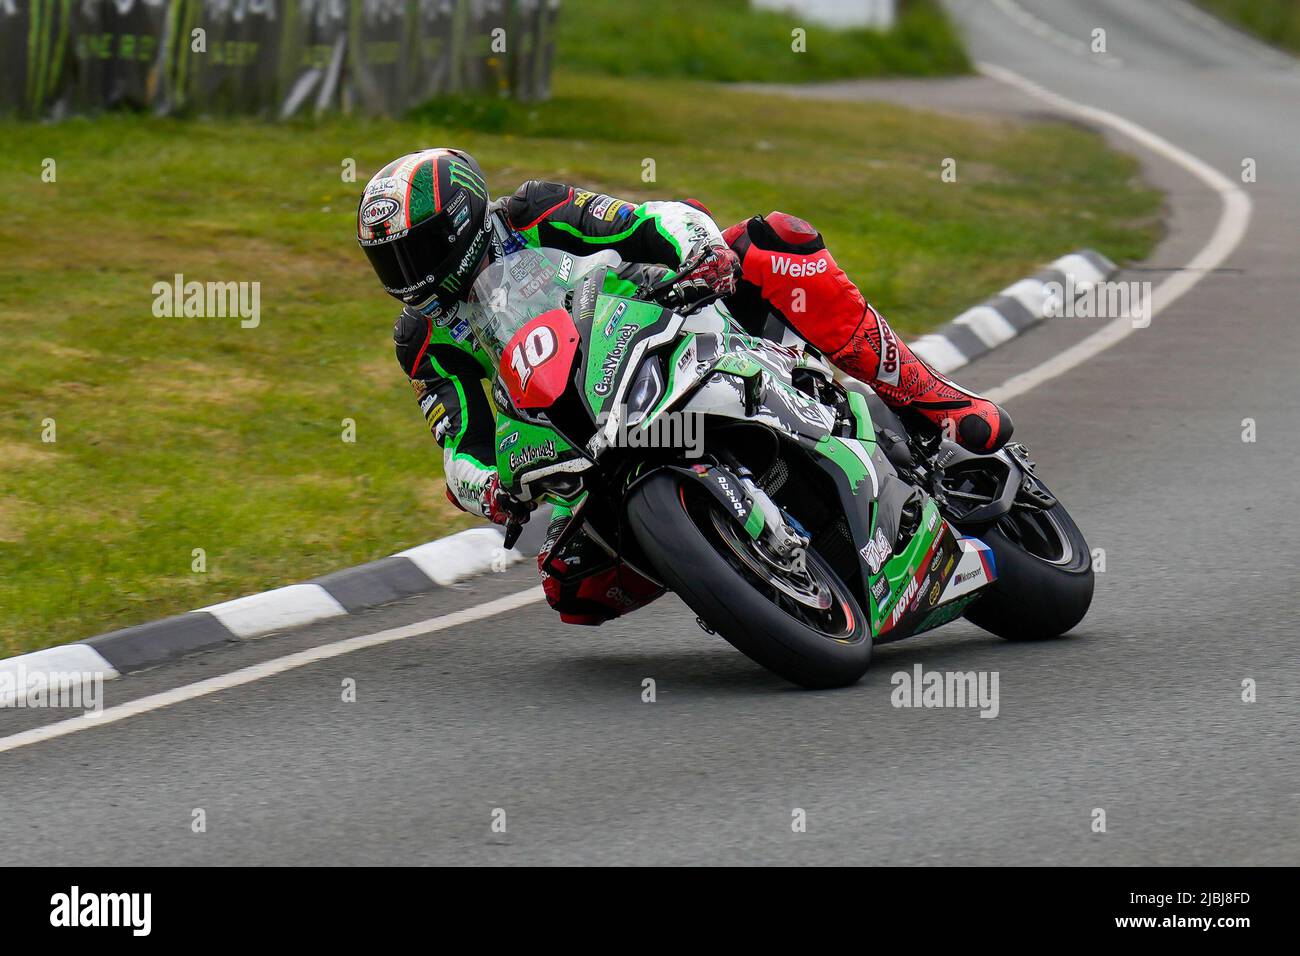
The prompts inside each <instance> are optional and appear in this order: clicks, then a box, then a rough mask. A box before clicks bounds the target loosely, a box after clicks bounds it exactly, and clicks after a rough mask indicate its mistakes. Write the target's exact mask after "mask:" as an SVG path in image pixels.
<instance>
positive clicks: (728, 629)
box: [627, 472, 871, 688]
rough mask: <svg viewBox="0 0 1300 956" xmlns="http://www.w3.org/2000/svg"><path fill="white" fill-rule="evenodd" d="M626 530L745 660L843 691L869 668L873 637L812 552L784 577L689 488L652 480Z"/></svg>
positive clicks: (671, 480)
mask: <svg viewBox="0 0 1300 956" xmlns="http://www.w3.org/2000/svg"><path fill="white" fill-rule="evenodd" d="M627 517H628V524H629V525H630V527H631V529H632V533H633V535H634V536H635V537H636V540H637V543H638V544H640V545H641V549H642V550H643V551H644V552H645V555H646V558H647V559H648V560H649V562H650V564H651V565H652V566H653V567H654V570H655V571H656V572H657V573H658V575H659V578H660V580H662V581H663V582H664V583H665V584H667V585H668V586H669V587H670V588H671V589H672V590H673V591H674V592H676V593H677V595H678V596H679V597H681V599H682V600H683V601H685V602H686V604H687V605H688V606H689V607H690V608H691V610H693V611H694V612H695V613H696V614H698V615H699V616H700V618H701V620H703V621H704V622H705V623H706V624H708V626H709V627H711V628H712V629H714V630H715V631H717V632H718V633H719V634H720V635H722V637H723V638H725V639H726V640H727V641H728V642H729V643H730V644H731V645H732V646H734V647H735V648H736V649H737V650H739V651H740V652H741V653H743V654H745V655H746V656H747V657H749V658H750V659H751V660H753V661H755V662H757V663H759V664H761V665H762V666H763V667H766V668H767V669H768V670H770V671H772V672H773V673H775V674H779V675H780V676H781V677H784V678H785V679H786V680H789V681H792V682H793V683H795V684H799V685H800V686H802V687H809V688H826V687H842V686H844V685H846V684H852V683H854V682H855V681H857V680H858V679H859V678H860V677H861V676H862V675H863V674H864V673H865V672H866V670H867V665H868V664H869V663H870V661H871V632H870V625H869V624H868V622H867V620H866V618H865V616H864V615H863V613H862V611H861V609H860V608H859V607H858V603H857V601H856V600H855V599H854V597H853V595H852V593H851V592H850V591H849V589H848V587H847V586H846V585H845V584H844V582H842V581H841V580H840V579H839V577H838V576H837V575H836V574H835V572H834V571H833V570H832V569H831V567H830V565H828V564H827V563H826V562H825V561H824V560H823V559H822V558H821V556H819V555H818V554H817V553H816V552H814V551H812V550H811V549H809V550H808V551H807V553H806V556H805V562H804V569H803V571H802V572H800V571H795V570H792V569H786V568H783V567H782V566H781V565H780V564H779V563H777V562H774V561H773V558H772V556H771V555H770V554H768V553H766V551H765V549H764V548H763V546H762V544H761V543H759V542H755V541H753V540H751V539H750V538H749V536H748V535H747V534H745V533H744V532H743V531H742V530H740V529H739V528H737V526H736V524H735V522H734V521H733V520H732V519H731V517H730V516H729V515H726V514H724V513H723V512H722V510H721V508H720V506H719V505H718V503H717V501H716V500H714V499H713V498H712V497H711V496H709V495H708V494H707V493H705V492H703V491H701V490H700V489H698V488H697V487H695V485H694V483H693V482H691V481H690V480H689V479H683V478H682V477H680V476H678V475H674V474H672V473H669V472H660V473H658V474H655V475H651V476H650V477H649V478H647V479H646V480H645V481H644V482H643V483H642V484H640V485H639V486H638V487H637V488H636V489H635V490H634V491H633V492H632V496H631V499H630V501H629V503H628V509H627Z"/></svg>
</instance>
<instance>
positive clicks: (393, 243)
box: [357, 149, 491, 305]
mask: <svg viewBox="0 0 1300 956" xmlns="http://www.w3.org/2000/svg"><path fill="white" fill-rule="evenodd" d="M490 237H491V224H490V222H489V220H488V193H487V181H486V180H485V179H484V178H483V171H482V170H480V169H479V167H478V163H476V162H475V161H474V157H473V156H471V155H470V154H469V153H465V152H461V151H460V150H458V149H426V150H422V151H420V152H418V153H410V154H408V155H406V156H403V157H401V158H400V159H395V160H393V161H392V162H391V163H389V164H388V165H387V166H385V167H384V168H383V169H381V170H380V171H379V172H377V173H375V175H374V178H372V179H371V180H370V182H369V183H367V184H366V191H365V192H364V193H362V194H361V203H360V205H359V206H358V207H357V242H359V243H360V244H361V248H362V249H363V250H365V253H366V258H368V259H369V260H370V264H371V265H372V266H373V267H374V270H375V274H376V275H378V276H379V281H380V282H382V283H383V284H384V290H385V291H386V292H387V293H388V294H389V295H391V296H394V297H395V298H398V299H401V300H402V301H403V302H405V303H406V304H407V305H420V304H422V303H424V302H425V301H426V300H428V299H430V298H434V297H436V298H438V299H441V300H443V301H447V300H451V299H456V298H460V297H461V296H462V295H463V293H464V292H465V290H466V289H467V288H468V287H469V284H470V283H471V282H472V281H473V280H474V276H475V275H476V274H477V273H478V267H479V265H480V264H481V263H482V262H483V258H484V256H486V255H487V252H488V240H489V238H490Z"/></svg>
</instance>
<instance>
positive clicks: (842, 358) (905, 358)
mask: <svg viewBox="0 0 1300 956" xmlns="http://www.w3.org/2000/svg"><path fill="white" fill-rule="evenodd" d="M829 358H830V360H831V361H832V362H834V363H835V365H836V366H837V367H838V368H839V369H841V370H842V371H844V372H847V373H848V374H849V375H852V376H853V377H854V378H857V379H860V380H862V381H863V382H866V383H867V384H868V385H870V386H871V387H872V388H873V389H874V390H875V392H876V394H877V395H879V396H880V397H881V398H882V399H884V401H885V403H886V404H887V405H889V406H891V407H893V408H895V409H898V410H902V409H910V410H911V411H913V412H916V413H918V414H920V415H921V416H922V417H924V418H925V419H926V420H928V421H929V422H930V423H931V424H933V425H934V426H935V427H936V428H937V429H939V430H940V431H942V432H943V433H944V436H945V437H946V438H949V439H951V440H952V441H955V442H956V443H957V444H959V445H961V446H962V447H963V448H965V449H967V450H969V451H973V452H979V453H982V454H988V453H991V452H995V451H997V450H998V449H999V448H1001V447H1002V446H1003V445H1005V444H1006V443H1007V442H1008V441H1009V440H1010V439H1011V432H1012V429H1013V428H1014V426H1013V425H1012V423H1011V416H1010V415H1008V414H1007V412H1006V409H1004V408H1002V407H1001V406H1000V405H995V404H994V403H993V402H990V401H989V400H988V399H986V398H981V397H980V396H978V395H976V394H975V393H974V392H969V391H967V390H966V389H964V388H962V387H961V386H960V385H957V384H956V383H954V382H950V381H949V380H948V379H946V378H944V377H943V376H942V375H940V374H939V373H938V372H936V371H935V370H934V369H932V368H930V366H929V365H927V364H926V363H925V362H924V361H923V360H922V359H920V358H918V357H917V356H916V355H915V354H913V352H912V350H911V349H909V348H908V347H907V344H906V343H905V342H903V341H902V340H901V339H899V338H898V336H896V335H895V334H894V330H893V329H891V328H890V327H889V323H888V322H886V321H885V320H884V318H883V317H882V316H881V315H880V314H879V313H878V312H876V310H875V309H874V308H872V307H871V306H870V305H868V306H867V307H866V312H865V313H864V314H863V317H862V322H861V324H859V325H858V327H857V328H856V329H854V331H853V334H852V335H851V336H849V340H848V342H847V343H845V345H844V346H843V347H842V348H840V349H839V350H838V351H835V352H832V353H831V354H830V356H829Z"/></svg>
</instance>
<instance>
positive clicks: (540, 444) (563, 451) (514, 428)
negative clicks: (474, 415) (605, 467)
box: [495, 414, 573, 492]
mask: <svg viewBox="0 0 1300 956" xmlns="http://www.w3.org/2000/svg"><path fill="white" fill-rule="evenodd" d="M495 441H496V455H497V474H498V475H499V476H500V478H501V484H502V485H503V486H504V487H506V488H508V489H509V490H511V491H512V492H518V491H519V490H520V488H519V482H518V475H517V474H516V472H521V473H522V472H527V471H530V470H531V469H532V468H533V467H535V466H537V465H540V464H545V463H549V462H555V461H561V460H563V459H565V458H568V457H571V456H572V453H573V446H572V445H570V444H569V443H568V442H566V441H565V440H564V439H563V438H561V437H560V435H559V434H558V433H557V432H555V431H553V430H551V429H549V428H546V427H544V426H541V425H533V424H530V423H529V422H522V421H519V420H517V419H514V418H511V417H510V416H509V415H505V414H498V415H497V428H496V439H495ZM551 443H554V452H553V453H550V452H548V453H547V454H545V456H544V457H538V458H532V459H531V460H529V461H527V462H520V461H519V460H518V457H519V456H520V455H521V454H522V453H523V452H524V450H525V449H544V448H546V447H547V446H548V445H550V444H551ZM511 455H514V456H515V458H516V460H515V464H513V465H512V463H511Z"/></svg>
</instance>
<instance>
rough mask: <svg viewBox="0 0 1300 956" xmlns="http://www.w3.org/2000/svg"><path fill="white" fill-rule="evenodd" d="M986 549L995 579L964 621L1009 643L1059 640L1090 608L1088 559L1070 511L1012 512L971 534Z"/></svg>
mask: <svg viewBox="0 0 1300 956" xmlns="http://www.w3.org/2000/svg"><path fill="white" fill-rule="evenodd" d="M972 533H973V534H974V535H975V536H976V537H978V538H979V539H980V540H981V541H983V542H984V543H985V544H987V545H988V546H989V548H990V549H992V551H993V557H994V560H995V561H996V563H997V580H996V581H995V582H994V583H993V584H992V585H991V586H990V587H989V588H988V589H987V590H986V591H985V592H984V595H983V597H981V598H980V599H979V600H978V601H976V602H975V603H974V604H972V605H971V606H970V607H969V608H968V609H967V610H966V618H967V620H969V621H971V622H972V623H974V624H977V625H979V626H980V627H982V628H984V630H986V631H991V632H992V633H994V634H996V635H998V637H1002V638H1006V639H1007V640H1008V641H1032V640H1041V639H1043V638H1051V637H1059V636H1060V635H1062V634H1064V633H1065V632H1066V631H1068V630H1070V628H1072V627H1074V626H1075V625H1076V624H1078V623H1079V622H1080V621H1082V620H1083V616H1084V615H1085V614H1087V613H1088V608H1089V606H1090V605H1091V604H1092V589H1093V574H1092V555H1091V553H1090V552H1089V551H1088V542H1086V541H1085V540H1084V539H1083V534H1082V533H1081V532H1080V531H1079V528H1078V526H1077V525H1075V523H1074V520H1073V519H1072V518H1071V517H1070V514H1069V512H1067V511H1066V510H1065V508H1064V507H1062V506H1061V505H1060V504H1056V505H1053V506H1052V507H1051V508H1048V509H1047V510H1046V511H1038V510H1033V509H1028V508H1014V509H1012V510H1011V511H1010V512H1008V513H1007V514H1006V515H1004V516H1003V517H1002V518H1000V519H999V520H998V521H997V522H996V523H995V524H993V525H992V526H991V527H989V528H987V529H984V530H981V531H976V532H972Z"/></svg>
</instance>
